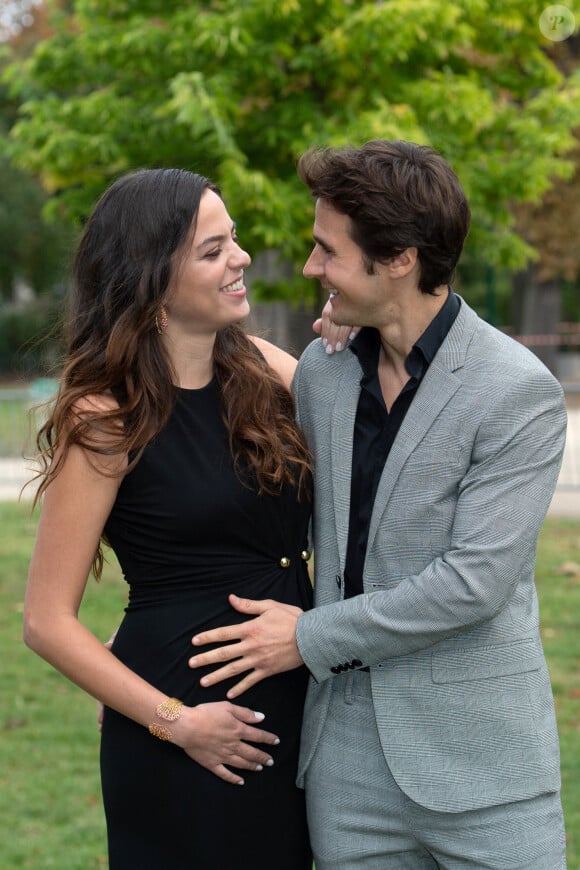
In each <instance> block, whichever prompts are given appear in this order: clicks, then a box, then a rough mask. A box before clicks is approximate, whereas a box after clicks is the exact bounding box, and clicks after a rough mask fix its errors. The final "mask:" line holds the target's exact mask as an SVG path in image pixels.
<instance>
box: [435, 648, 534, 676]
mask: <svg viewBox="0 0 580 870" xmlns="http://www.w3.org/2000/svg"><path fill="white" fill-rule="evenodd" d="M543 662H544V656H543V654H542V652H541V650H538V644H537V642H536V641H534V640H532V639H530V640H522V641H517V642H516V643H507V644H499V645H497V646H488V647H469V648H465V647H464V648H463V649H462V648H458V649H455V650H444V651H441V652H434V653H432V655H431V676H432V679H433V682H434V683H462V682H467V681H470V680H485V679H489V678H492V677H506V676H509V675H510V674H523V673H527V672H529V671H537V670H539V669H540V668H541V667H542V665H543Z"/></svg>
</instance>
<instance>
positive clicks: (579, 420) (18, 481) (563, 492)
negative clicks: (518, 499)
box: [0, 407, 580, 517]
mask: <svg viewBox="0 0 580 870" xmlns="http://www.w3.org/2000/svg"><path fill="white" fill-rule="evenodd" d="M29 477H30V473H29V471H27V467H26V463H25V462H24V461H23V460H21V459H2V458H0V501H13V500H16V499H17V498H18V496H19V493H20V489H21V487H22V485H23V484H24V483H25V481H26V480H28V479H29ZM33 492H34V490H33V488H32V486H31V487H29V488H28V489H27V490H26V491H25V494H24V498H25V499H30V497H31V496H32V494H33ZM548 513H549V515H552V516H562V517H580V407H578V408H570V409H569V410H568V434H567V438H566V449H565V451H564V460H563V462H562V470H561V472H560V477H559V480H558V486H557V488H556V492H555V494H554V498H553V499H552V503H551V505H550V509H549V511H548Z"/></svg>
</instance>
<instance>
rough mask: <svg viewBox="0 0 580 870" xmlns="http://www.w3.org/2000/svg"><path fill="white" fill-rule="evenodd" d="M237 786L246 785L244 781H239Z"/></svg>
mask: <svg viewBox="0 0 580 870" xmlns="http://www.w3.org/2000/svg"><path fill="white" fill-rule="evenodd" d="M236 785H245V783H244V780H243V779H238V781H237V783H236Z"/></svg>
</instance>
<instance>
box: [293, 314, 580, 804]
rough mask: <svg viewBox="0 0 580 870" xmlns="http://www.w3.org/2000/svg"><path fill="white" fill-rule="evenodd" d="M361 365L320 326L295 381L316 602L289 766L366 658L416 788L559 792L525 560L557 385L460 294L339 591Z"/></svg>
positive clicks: (560, 428)
mask: <svg viewBox="0 0 580 870" xmlns="http://www.w3.org/2000/svg"><path fill="white" fill-rule="evenodd" d="M360 378H361V369H360V366H359V363H358V360H357V359H356V357H355V356H354V354H351V353H350V352H348V351H346V352H345V353H342V354H338V355H336V354H335V355H332V356H328V355H327V354H325V353H324V351H323V349H322V347H321V343H320V341H319V340H316V341H314V342H313V343H312V344H311V345H310V346H309V347H308V348H307V349H306V351H305V352H304V354H303V356H302V359H301V360H300V364H299V367H298V370H297V373H296V378H295V384H294V386H295V393H296V398H297V405H298V417H299V422H300V425H301V426H302V427H303V429H304V432H305V433H306V437H307V439H308V442H309V444H310V446H311V448H312V450H313V453H314V456H315V510H314V520H313V529H314V559H315V607H314V609H313V610H311V611H309V612H308V613H305V614H304V615H303V616H301V617H300V619H299V622H298V629H297V640H298V646H299V649H300V652H301V654H302V657H303V659H304V661H305V663H306V665H307V666H308V668H309V669H310V672H311V674H312V679H311V680H310V686H309V690H308V697H307V703H306V710H305V718H304V726H303V735H302V754H301V763H300V771H299V782H303V779H304V773H305V771H306V769H307V768H308V765H309V763H310V761H311V759H312V756H313V754H314V752H315V751H316V746H317V743H318V741H319V739H320V735H321V734H322V732H323V729H324V723H325V718H326V711H327V706H328V698H329V692H330V688H331V681H332V680H336V679H344V677H343V676H342V675H341V674H340V673H339V674H338V675H337V674H336V672H337V670H338V671H341V670H344V669H348V668H350V667H356V666H360V665H363V666H370V673H371V685H372V695H373V701H374V708H375V714H376V722H377V726H378V731H379V735H380V740H381V744H382V749H383V753H384V757H385V759H386V761H387V763H388V765H389V767H390V769H391V771H392V773H393V775H394V777H395V779H396V781H397V783H398V784H399V786H400V787H401V789H402V790H403V791H404V792H405V793H406V794H407V795H408V796H409V797H410V798H412V800H414V801H415V802H417V803H419V804H421V805H423V806H425V807H429V808H431V809H435V810H441V811H447V812H461V811H463V810H469V809H475V808H479V807H484V806H491V805H496V804H500V803H507V802H511V801H517V800H520V799H524V798H527V797H531V796H535V795H537V794H540V793H543V792H547V791H555V790H557V789H558V788H559V785H560V773H559V749H558V738H557V732H556V722H555V716H554V707H553V700H552V692H551V687H550V680H549V676H548V671H547V667H546V662H545V658H544V654H543V650H542V643H541V639H540V631H539V625H538V600H537V595H536V589H535V585H534V565H535V556H536V543H537V538H538V532H539V530H540V527H541V524H542V521H543V520H544V517H545V514H546V511H547V509H548V506H549V503H550V499H551V496H552V494H553V491H554V488H555V485H556V481H557V476H558V471H559V468H560V463H561V458H562V452H563V448H564V440H565V430H566V411H565V405H564V401H563V395H562V390H561V388H560V385H559V384H558V382H557V381H556V380H555V379H554V378H553V377H552V375H551V374H550V373H549V372H548V370H547V369H546V368H545V367H544V366H543V365H542V364H541V363H540V362H539V361H538V360H537V358H536V357H535V356H534V355H533V354H532V353H530V352H529V351H528V350H526V349H525V348H524V347H522V346H521V345H519V344H517V343H516V342H515V341H513V340H512V339H510V338H508V337H506V336H505V335H503V334H502V333H500V332H499V331H497V330H495V329H494V328H493V327H491V326H489V325H488V324H486V323H485V322H484V321H482V320H481V319H480V318H479V317H478V316H477V315H476V314H475V312H474V311H473V310H472V309H471V308H469V306H468V305H467V304H466V303H465V302H463V301H462V304H461V310H460V312H459V314H458V316H457V319H456V320H455V323H454V324H453V326H452V328H451V330H450V332H449V334H448V335H447V337H446V339H445V340H444V342H443V344H442V345H441V347H440V349H439V351H438V353H437V355H436V357H435V359H434V360H433V362H432V363H431V365H430V367H429V369H428V371H427V373H426V374H425V377H424V379H423V381H422V382H421V384H420V387H419V389H418V391H417V394H416V396H415V399H414V401H413V403H412V404H411V407H410V409H409V411H408V413H407V415H406V417H405V419H404V421H403V424H402V426H401V429H400V431H399V433H398V435H397V437H396V440H395V443H394V444H393V447H392V449H391V452H390V454H389V457H388V459H387V462H386V465H385V468H384V471H383V474H382V478H381V481H380V484H379V488H378V491H377V495H376V499H375V504H374V509H373V513H372V518H371V525H370V534H369V541H368V548H367V554H366V560H365V567H364V594H363V595H360V596H357V597H356V598H352V599H347V600H344V583H343V581H342V578H343V573H344V565H345V558H346V545H347V534H348V515H349V496H350V478H351V458H352V452H351V448H352V436H353V426H354V419H355V413H356V408H357V402H358V397H359V392H360V387H359V382H360ZM333 669H334V670H333ZM351 739H352V740H353V741H356V734H353V735H351ZM340 751H341V748H340V747H337V752H340Z"/></svg>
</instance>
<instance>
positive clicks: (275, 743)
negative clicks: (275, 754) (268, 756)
mask: <svg viewBox="0 0 580 870" xmlns="http://www.w3.org/2000/svg"><path fill="white" fill-rule="evenodd" d="M279 743H280V738H279V737H276V739H275V740H274V746H278V744H279ZM273 763H274V762H272V764H273Z"/></svg>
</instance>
